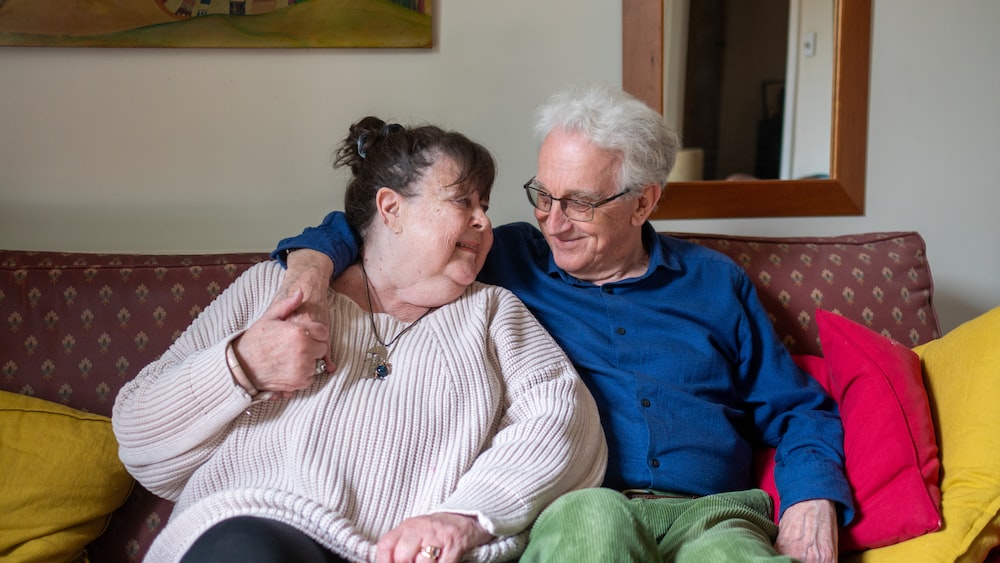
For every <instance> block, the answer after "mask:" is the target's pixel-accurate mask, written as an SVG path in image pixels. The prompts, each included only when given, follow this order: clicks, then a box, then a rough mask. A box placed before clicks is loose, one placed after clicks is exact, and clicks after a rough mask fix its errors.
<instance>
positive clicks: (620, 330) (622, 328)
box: [615, 326, 625, 335]
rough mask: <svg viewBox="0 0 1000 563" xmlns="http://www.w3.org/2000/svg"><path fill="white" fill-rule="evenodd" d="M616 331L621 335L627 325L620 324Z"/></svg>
mask: <svg viewBox="0 0 1000 563" xmlns="http://www.w3.org/2000/svg"><path fill="white" fill-rule="evenodd" d="M615 332H617V333H618V334H619V335H622V334H625V327H623V326H620V327H618V328H616V329H615Z"/></svg>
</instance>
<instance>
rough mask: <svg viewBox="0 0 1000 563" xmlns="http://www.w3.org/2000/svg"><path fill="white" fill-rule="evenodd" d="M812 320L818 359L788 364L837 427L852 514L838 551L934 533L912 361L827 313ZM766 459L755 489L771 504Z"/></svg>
mask: <svg viewBox="0 0 1000 563" xmlns="http://www.w3.org/2000/svg"><path fill="white" fill-rule="evenodd" d="M816 321H817V325H818V329H819V338H820V343H821V345H822V347H823V353H824V358H818V357H816V356H807V355H798V356H795V361H796V363H797V364H798V365H799V367H800V368H802V369H803V370H804V371H807V372H809V373H810V374H811V375H812V376H813V377H814V378H815V379H816V380H817V381H819V383H820V384H821V385H822V386H823V388H824V389H826V390H827V392H829V393H830V395H831V396H833V398H834V399H835V400H836V401H837V403H838V405H839V406H840V414H841V418H842V419H843V422H844V453H845V455H846V472H847V479H848V481H849V483H850V485H851V490H852V492H853V494H854V505H855V510H856V514H855V517H854V520H853V522H851V524H850V525H848V526H847V527H846V528H845V529H843V530H841V533H840V549H841V551H843V552H849V551H857V550H860V549H866V548H874V547H881V546H885V545H891V544H894V543H898V542H901V541H903V540H907V539H910V538H913V537H916V536H919V535H922V534H925V533H927V532H932V531H934V530H937V529H938V528H940V527H941V512H940V506H941V491H940V488H939V485H938V472H939V469H940V462H939V461H938V455H937V454H938V450H937V441H936V438H935V434H934V425H933V421H932V419H931V412H930V406H929V403H928V399H927V392H926V390H925V388H924V382H923V374H922V372H921V368H920V358H919V357H918V356H917V355H916V353H914V352H913V351H912V350H910V349H909V348H906V347H905V346H903V345H901V344H899V343H897V342H895V341H893V340H890V339H888V338H886V337H884V336H881V335H879V334H876V333H875V332H874V331H872V330H870V329H868V328H867V327H864V326H862V325H860V324H858V323H856V322H854V321H851V320H849V319H846V318H844V317H842V316H840V315H837V314H835V313H831V312H828V311H823V310H817V316H816ZM772 456H773V452H768V451H765V452H762V453H761V455H760V456H759V457H758V460H757V463H758V471H759V472H760V478H759V484H758V486H760V487H761V488H763V489H764V490H766V491H768V492H769V493H771V495H772V497H774V498H775V504H776V505H777V502H778V501H777V495H776V491H775V487H774V479H773V476H772V475H771V471H772V470H773V459H769V458H770V457H772ZM779 510H780V509H779ZM779 513H780V512H779Z"/></svg>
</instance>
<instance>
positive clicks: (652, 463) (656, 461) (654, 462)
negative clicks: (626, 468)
mask: <svg viewBox="0 0 1000 563" xmlns="http://www.w3.org/2000/svg"><path fill="white" fill-rule="evenodd" d="M649 465H651V466H653V467H654V468H655V467H659V466H660V460H658V459H654V460H651V461H650V462H649Z"/></svg>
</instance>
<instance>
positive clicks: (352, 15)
mask: <svg viewBox="0 0 1000 563" xmlns="http://www.w3.org/2000/svg"><path fill="white" fill-rule="evenodd" d="M431 2H432V0H88V1H86V2H66V0H0V45H20V46H51V47H201V48H204V47H220V48H296V47H306V48H315V47H331V48H429V47H431V46H432V44H433V41H432V35H433V31H432V27H431Z"/></svg>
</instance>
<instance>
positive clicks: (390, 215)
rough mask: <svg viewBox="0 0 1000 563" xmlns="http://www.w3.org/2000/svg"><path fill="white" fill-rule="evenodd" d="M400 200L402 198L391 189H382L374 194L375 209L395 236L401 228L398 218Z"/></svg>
mask: <svg viewBox="0 0 1000 563" xmlns="http://www.w3.org/2000/svg"><path fill="white" fill-rule="evenodd" d="M402 199H403V196H401V195H399V193H398V192H396V191H395V190H393V189H391V188H386V187H382V188H379V189H378V191H377V192H375V208H376V210H377V212H378V214H379V217H381V218H382V223H384V224H385V226H387V227H389V229H390V230H391V231H392V232H394V233H396V234H399V232H400V231H401V230H402V228H403V227H402V224H401V222H400V218H399V215H400V211H401V205H402Z"/></svg>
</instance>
